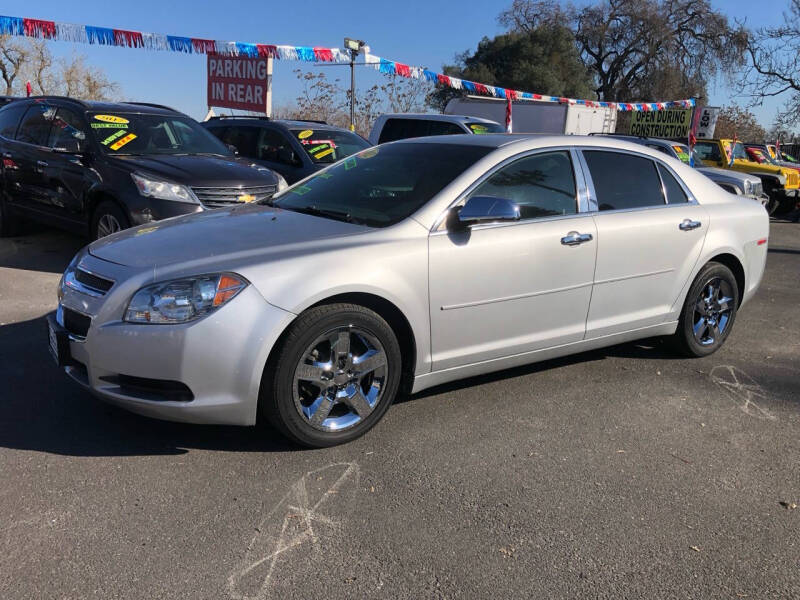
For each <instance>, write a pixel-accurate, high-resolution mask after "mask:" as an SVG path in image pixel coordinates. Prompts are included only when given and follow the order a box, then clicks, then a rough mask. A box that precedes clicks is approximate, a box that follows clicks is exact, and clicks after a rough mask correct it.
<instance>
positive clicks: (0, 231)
mask: <svg viewBox="0 0 800 600" xmlns="http://www.w3.org/2000/svg"><path fill="white" fill-rule="evenodd" d="M20 225H21V224H20V220H19V217H17V216H16V215H13V214H11V211H10V209H9V208H8V204H6V201H5V200H3V199H2V198H0V237H13V236H15V235H19V234H20V231H21V226H20Z"/></svg>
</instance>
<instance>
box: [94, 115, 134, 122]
mask: <svg viewBox="0 0 800 600" xmlns="http://www.w3.org/2000/svg"><path fill="white" fill-rule="evenodd" d="M94 118H95V119H97V120H98V121H103V122H105V123H130V121H128V119H125V118H123V117H118V116H116V115H95V116H94Z"/></svg>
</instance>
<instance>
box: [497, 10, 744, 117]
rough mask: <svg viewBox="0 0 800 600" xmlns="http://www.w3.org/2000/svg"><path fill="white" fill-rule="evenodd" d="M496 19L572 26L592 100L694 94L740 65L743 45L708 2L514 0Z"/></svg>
mask: <svg viewBox="0 0 800 600" xmlns="http://www.w3.org/2000/svg"><path fill="white" fill-rule="evenodd" d="M499 20H500V22H501V23H502V24H504V25H506V26H508V27H510V28H511V30H512V31H518V32H526V31H532V30H535V29H536V28H538V27H541V26H542V24H543V23H552V24H557V25H561V26H563V27H567V28H569V30H570V31H571V32H572V35H573V36H574V41H575V44H576V46H577V48H578V51H579V53H580V56H581V58H582V59H583V61H584V63H585V64H586V65H587V67H588V68H589V69H590V70H591V72H592V76H593V78H594V91H595V93H596V94H597V97H598V98H599V99H601V100H608V101H618V102H630V101H636V100H660V99H665V100H671V99H679V98H686V97H690V96H692V95H693V94H697V93H698V92H700V91H702V90H704V89H705V87H706V83H707V82H708V81H709V80H711V79H712V78H713V77H715V76H716V75H717V74H720V73H723V74H732V73H733V72H734V70H735V68H736V67H737V66H738V65H741V64H742V60H743V52H744V48H745V46H746V42H747V35H746V33H745V31H744V30H743V29H742V28H741V27H737V28H734V27H732V26H731V24H730V23H729V22H728V19H727V17H725V15H723V14H722V13H721V12H719V11H715V10H714V9H713V8H712V6H711V2H710V0H596V1H595V2H594V3H592V4H587V5H583V6H581V7H575V6H572V5H568V6H567V7H566V8H562V6H561V4H560V3H559V2H558V1H557V0H514V2H513V4H512V5H511V7H510V8H509V9H508V10H506V11H504V12H503V13H501V15H500V18H499ZM665 75H666V77H665ZM667 83H668V84H669V85H667ZM656 92H659V94H658V95H657V96H654V95H651V94H655V93H656Z"/></svg>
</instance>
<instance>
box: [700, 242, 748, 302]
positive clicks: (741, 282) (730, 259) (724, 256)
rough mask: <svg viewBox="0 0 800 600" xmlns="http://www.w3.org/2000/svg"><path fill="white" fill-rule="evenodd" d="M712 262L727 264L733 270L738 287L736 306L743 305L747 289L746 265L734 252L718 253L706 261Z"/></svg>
mask: <svg viewBox="0 0 800 600" xmlns="http://www.w3.org/2000/svg"><path fill="white" fill-rule="evenodd" d="M710 262H716V263H720V264H723V265H725V266H726V267H728V268H729V269H730V270H731V272H732V273H733V276H734V278H735V279H736V286H737V287H738V288H739V289H738V298H736V306H741V305H742V300H743V299H744V291H745V287H744V286H745V283H746V282H745V274H744V265H742V262H741V261H740V260H739V258H738V257H737V256H735V255H733V254H730V253H727V252H723V253H721V254H716V255H714V256H712V257H711V258H709V259H708V260H707V261H706V264H708V263H710Z"/></svg>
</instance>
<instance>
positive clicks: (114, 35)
mask: <svg viewBox="0 0 800 600" xmlns="http://www.w3.org/2000/svg"><path fill="white" fill-rule="evenodd" d="M0 35H16V36H25V37H32V38H42V39H49V40H59V41H65V42H78V43H83V44H99V45H102V46H118V47H123V48H143V49H145V50H162V51H171V52H183V53H186V54H222V55H226V56H251V57H259V56H260V57H267V58H273V59H278V60H299V61H304V62H324V63H348V62H350V54H349V53H348V52H347V51H346V50H343V49H340V48H325V47H321V46H285V45H272V44H252V43H249V42H236V41H223V40H208V39H203V38H191V37H183V36H176V35H164V34H160V33H147V32H140V31H130V30H127V29H110V28H107V27H94V26H91V25H76V24H74V23H57V22H55V21H47V20H43V19H27V18H21V17H7V16H2V15H0ZM364 63H365V64H366V65H368V66H370V67H372V68H374V69H377V70H378V71H379V72H380V73H383V74H384V75H390V76H397V77H407V78H412V79H424V80H425V81H429V82H431V83H433V84H436V85H441V86H445V87H450V88H453V89H457V90H465V91H467V92H468V93H470V94H478V95H482V96H491V97H494V98H502V99H506V100H518V99H524V100H533V101H542V102H558V103H560V104H581V105H585V106H591V107H595V108H612V109H616V110H618V111H621V112H641V111H645V112H647V111H657V110H667V109H670V108H692V107H693V106H694V105H695V101H694V99H693V98H687V99H685V100H672V101H669V102H637V103H628V102H600V101H597V100H580V99H575V98H562V97H558V96H545V95H541V94H534V93H532V92H522V91H518V90H509V89H505V88H502V87H497V86H491V85H488V84H483V83H478V82H477V81H468V80H466V79H458V78H457V77H451V76H449V75H446V74H444V73H437V72H436V71H431V70H429V69H425V68H422V67H415V66H412V65H408V64H405V63H401V62H397V61H393V60H388V59H386V58H382V57H380V56H375V55H374V54H370V53H369V52H367V53H365V54H364Z"/></svg>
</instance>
